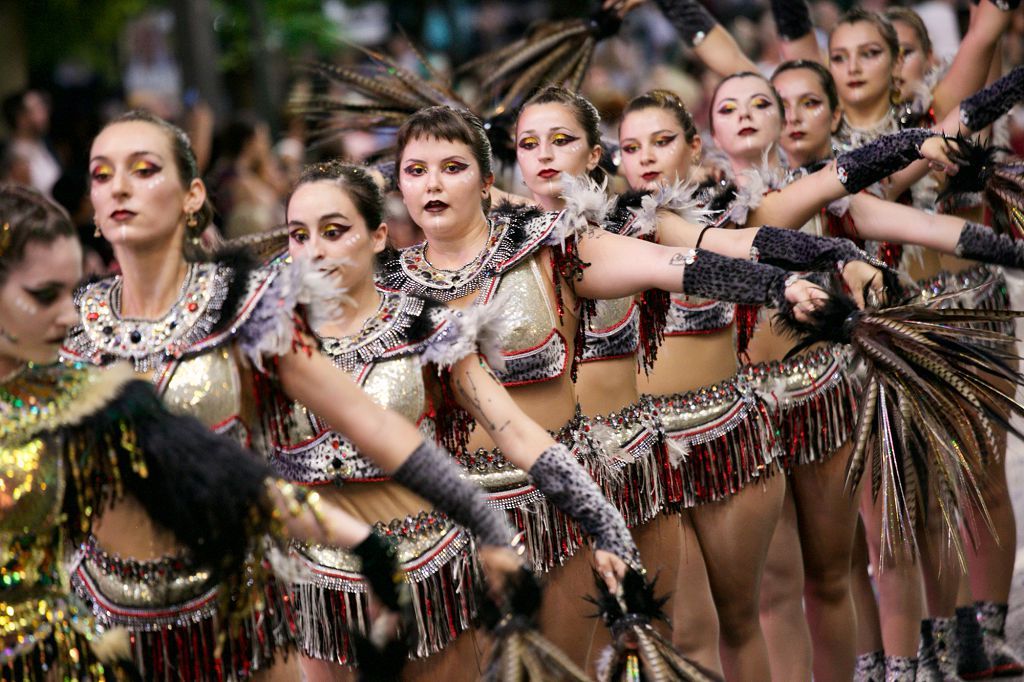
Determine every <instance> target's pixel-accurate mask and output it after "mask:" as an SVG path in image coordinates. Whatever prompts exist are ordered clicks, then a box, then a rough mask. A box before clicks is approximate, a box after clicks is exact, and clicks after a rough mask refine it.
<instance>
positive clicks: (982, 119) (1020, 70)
mask: <svg viewBox="0 0 1024 682" xmlns="http://www.w3.org/2000/svg"><path fill="white" fill-rule="evenodd" d="M1021 100H1024V65H1021V66H1018V67H1017V68H1015V69H1014V70H1013V71H1011V72H1010V73H1008V74H1006V75H1005V76H1003V77H1002V78H1000V79H999V80H997V81H996V82H995V83H993V84H992V85H990V86H988V87H987V88H982V89H981V90H979V91H978V92H976V93H974V94H973V95H971V96H970V97H968V98H967V99H965V100H964V101H963V102H961V103H960V122H961V123H963V124H964V125H965V126H967V127H968V128H970V129H971V130H972V131H975V132H976V131H978V130H983V129H984V128H987V127H988V126H990V125H992V124H993V123H994V122H995V121H996V119H998V118H999V117H1000V116H1002V115H1003V114H1005V113H1006V112H1008V111H1009V110H1010V109H1012V108H1013V105H1014V104H1016V103H1017V102H1020V101H1021Z"/></svg>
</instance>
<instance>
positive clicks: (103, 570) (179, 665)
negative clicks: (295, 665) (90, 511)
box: [71, 538, 298, 682]
mask: <svg viewBox="0 0 1024 682" xmlns="http://www.w3.org/2000/svg"><path fill="white" fill-rule="evenodd" d="M72 569H73V570H72V574H71V585H72V589H73V590H74V592H75V593H76V594H77V596H78V597H79V598H80V599H82V600H83V601H84V602H85V603H86V604H88V605H89V607H90V608H91V609H92V613H93V616H94V617H95V619H96V623H97V625H99V626H100V627H102V628H114V627H123V628H125V629H127V630H128V632H129V636H130V640H131V647H132V655H133V657H134V661H135V664H136V666H138V669H139V672H140V673H141V674H142V677H143V679H146V680H176V681H187V682H193V681H197V682H206V681H208V680H210V681H213V680H217V681H220V680H246V679H249V678H250V677H251V676H252V674H253V673H254V672H255V671H257V670H259V669H260V668H264V667H269V666H271V665H273V662H274V659H275V657H276V656H277V654H278V653H281V652H286V651H288V650H290V649H293V648H294V647H295V645H296V640H297V635H298V632H297V628H296V621H295V614H294V611H293V606H292V603H291V596H290V595H289V593H288V592H287V590H284V589H282V588H281V586H280V585H279V584H278V583H277V581H276V580H274V579H273V578H270V579H268V580H267V581H265V582H264V584H263V585H262V589H261V594H260V596H261V598H262V606H261V607H260V608H258V609H256V610H254V611H253V613H251V614H250V615H249V616H247V617H246V618H245V620H244V621H243V622H242V623H239V624H235V627H233V628H232V631H231V632H229V633H227V636H226V637H224V641H223V648H222V649H221V651H220V655H218V654H217V647H218V644H219V640H220V637H219V635H220V632H219V631H218V629H217V625H218V624H217V622H216V616H217V598H218V587H217V586H216V585H215V586H213V587H210V586H209V584H210V576H209V574H208V573H207V572H205V571H204V570H202V569H196V568H194V567H192V566H190V565H189V564H188V562H187V561H186V560H184V559H181V558H176V557H168V558H165V559H160V560H156V561H133V560H127V559H122V558H121V557H119V556H116V555H111V554H107V553H106V552H104V551H103V550H102V549H100V548H99V547H98V546H97V545H96V542H95V539H93V538H90V540H89V541H88V542H86V543H85V544H84V545H83V546H82V548H81V549H80V550H79V551H78V553H77V554H76V556H75V559H74V563H73V567H72Z"/></svg>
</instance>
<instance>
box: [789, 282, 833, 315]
mask: <svg viewBox="0 0 1024 682" xmlns="http://www.w3.org/2000/svg"><path fill="white" fill-rule="evenodd" d="M786 301H787V302H788V303H789V304H790V305H791V306H792V307H793V317H795V318H796V319H797V320H799V321H800V322H810V321H811V319H812V318H813V317H814V313H815V311H817V310H818V309H819V308H821V307H822V306H824V305H825V302H826V301H828V292H827V291H825V290H824V289H822V288H821V287H819V286H818V285H817V284H815V283H814V282H811V281H808V280H806V279H798V280H796V281H795V282H793V283H792V284H790V285H789V286H787V287H786Z"/></svg>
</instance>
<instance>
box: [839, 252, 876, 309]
mask: <svg viewBox="0 0 1024 682" xmlns="http://www.w3.org/2000/svg"><path fill="white" fill-rule="evenodd" d="M843 282H844V283H845V284H846V287H847V288H848V289H849V290H850V295H851V296H852V297H853V301H854V303H856V304H857V307H858V308H860V309H861V310H863V309H864V308H865V307H871V308H877V307H878V304H879V302H880V301H882V300H883V298H884V297H885V288H884V286H883V279H882V271H881V270H879V269H878V268H876V267H875V266H874V265H871V264H870V263H865V262H864V261H860V260H854V261H850V262H849V263H847V264H846V265H844V266H843ZM865 292H867V297H868V300H866V301H865V300H864V296H865Z"/></svg>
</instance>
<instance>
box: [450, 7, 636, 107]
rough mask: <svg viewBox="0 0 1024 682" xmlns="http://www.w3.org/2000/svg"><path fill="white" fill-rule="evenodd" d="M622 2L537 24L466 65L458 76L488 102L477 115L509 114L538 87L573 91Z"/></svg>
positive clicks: (613, 29)
mask: <svg viewBox="0 0 1024 682" xmlns="http://www.w3.org/2000/svg"><path fill="white" fill-rule="evenodd" d="M622 4H623V3H622V2H618V3H615V4H614V5H613V6H611V7H606V8H602V9H600V10H598V11H597V12H596V13H594V14H592V15H591V16H590V17H587V18H577V19H566V20H562V21H545V22H543V23H539V24H537V25H536V26H534V27H533V28H532V30H530V31H529V33H527V35H526V36H525V37H523V38H520V39H519V40H516V41H515V42H513V43H511V44H509V45H506V46H504V47H501V48H498V49H496V50H492V51H491V52H488V53H486V54H483V55H480V56H479V57H477V58H475V59H472V60H470V61H469V62H466V63H465V64H464V65H463V66H462V67H461V68H460V69H459V73H460V74H461V75H464V76H466V75H468V76H471V77H473V78H474V79H476V80H478V81H479V82H480V87H481V89H482V90H483V91H484V92H485V93H486V94H488V95H489V96H490V99H491V102H493V104H491V105H490V106H489V107H488V108H487V109H485V110H484V111H482V112H481V114H482V116H483V118H487V119H489V118H493V117H494V116H498V115H501V114H502V113H504V112H507V111H510V110H514V109H515V108H516V107H518V106H519V104H521V103H522V101H523V100H524V99H525V98H526V97H528V96H529V94H530V93H531V92H533V91H535V90H537V89H538V88H540V87H542V86H544V85H564V86H565V87H566V88H568V89H569V90H571V91H572V92H578V91H579V89H580V86H581V85H582V84H583V78H584V76H586V73H587V68H588V67H589V66H590V60H591V59H592V58H593V56H594V49H595V47H596V46H597V43H598V42H600V41H602V40H604V39H605V38H608V37H610V36H613V35H615V33H617V32H618V30H619V27H620V26H621V24H622V19H621V18H620V17H619V15H618V11H619V7H620V6H621V5H622Z"/></svg>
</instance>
